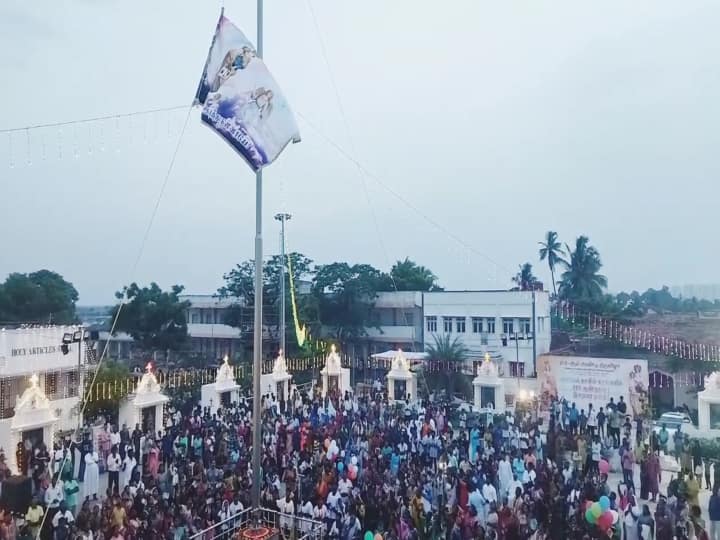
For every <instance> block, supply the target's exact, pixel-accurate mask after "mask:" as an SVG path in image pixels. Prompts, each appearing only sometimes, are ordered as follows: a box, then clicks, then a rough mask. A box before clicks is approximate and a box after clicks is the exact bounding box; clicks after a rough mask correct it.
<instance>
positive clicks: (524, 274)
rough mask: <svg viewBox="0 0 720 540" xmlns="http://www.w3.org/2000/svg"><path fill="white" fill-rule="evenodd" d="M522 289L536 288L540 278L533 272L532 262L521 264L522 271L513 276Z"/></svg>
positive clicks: (514, 281) (513, 279)
mask: <svg viewBox="0 0 720 540" xmlns="http://www.w3.org/2000/svg"><path fill="white" fill-rule="evenodd" d="M512 281H513V283H515V284H516V285H517V286H518V288H519V289H520V290H521V291H531V290H533V289H535V284H536V283H537V282H538V279H537V278H536V277H535V276H534V275H533V273H532V264H530V263H525V264H521V265H520V271H519V272H518V273H517V274H515V275H514V276H513V278H512Z"/></svg>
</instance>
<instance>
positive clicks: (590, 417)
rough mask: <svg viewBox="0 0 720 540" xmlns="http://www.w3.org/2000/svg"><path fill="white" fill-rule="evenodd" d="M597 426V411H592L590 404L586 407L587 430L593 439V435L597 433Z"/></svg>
mask: <svg viewBox="0 0 720 540" xmlns="http://www.w3.org/2000/svg"><path fill="white" fill-rule="evenodd" d="M597 425H598V418H597V411H596V410H595V409H593V406H592V403H590V404H589V405H588V414H587V428H588V431H589V432H590V436H591V437H594V436H595V433H596V431H597Z"/></svg>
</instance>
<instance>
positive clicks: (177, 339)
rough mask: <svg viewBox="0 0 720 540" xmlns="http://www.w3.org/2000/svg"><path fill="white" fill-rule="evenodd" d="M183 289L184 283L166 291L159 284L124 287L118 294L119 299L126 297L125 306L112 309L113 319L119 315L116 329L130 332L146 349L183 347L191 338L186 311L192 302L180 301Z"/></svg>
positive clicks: (175, 348)
mask: <svg viewBox="0 0 720 540" xmlns="http://www.w3.org/2000/svg"><path fill="white" fill-rule="evenodd" d="M182 291H183V287H182V286H181V285H173V287H172V289H171V290H170V291H163V290H162V289H161V288H160V287H159V286H158V284H157V283H151V284H150V286H149V287H142V288H141V287H139V286H138V284H137V283H132V284H130V285H129V286H127V287H124V288H123V290H122V291H120V292H117V293H115V296H116V297H117V298H118V299H119V300H122V299H123V298H126V302H125V304H124V305H123V304H118V305H116V306H115V307H114V308H113V310H112V319H111V320H115V317H118V320H117V325H116V326H115V332H116V333H117V332H127V333H128V334H130V335H131V336H132V337H133V339H134V340H135V342H136V343H138V344H139V345H140V347H142V349H144V350H145V351H154V350H162V351H166V350H171V351H177V350H180V349H181V348H182V347H183V346H184V345H185V344H186V342H187V339H188V333H187V321H186V319H185V312H186V310H187V309H188V308H189V307H190V302H181V301H180V298H179V295H180V293H181V292H182ZM121 306H122V309H120V307H121ZM118 310H120V315H119V316H118V315H117V313H118Z"/></svg>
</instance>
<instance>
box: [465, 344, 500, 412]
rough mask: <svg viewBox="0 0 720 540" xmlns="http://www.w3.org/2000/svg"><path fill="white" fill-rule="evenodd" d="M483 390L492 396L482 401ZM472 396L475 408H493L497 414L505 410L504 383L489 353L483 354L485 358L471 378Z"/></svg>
mask: <svg viewBox="0 0 720 540" xmlns="http://www.w3.org/2000/svg"><path fill="white" fill-rule="evenodd" d="M483 390H486V391H487V392H488V393H489V394H490V395H491V396H492V400H490V401H487V402H486V403H483ZM473 397H474V399H473V406H474V407H475V409H494V410H496V411H498V413H499V414H502V413H504V412H505V385H504V383H503V380H502V379H501V378H500V373H499V371H498V368H497V366H496V365H495V363H494V362H493V361H492V360H491V359H490V355H489V354H485V360H484V361H483V363H482V364H480V367H479V368H478V371H477V375H476V376H475V379H473Z"/></svg>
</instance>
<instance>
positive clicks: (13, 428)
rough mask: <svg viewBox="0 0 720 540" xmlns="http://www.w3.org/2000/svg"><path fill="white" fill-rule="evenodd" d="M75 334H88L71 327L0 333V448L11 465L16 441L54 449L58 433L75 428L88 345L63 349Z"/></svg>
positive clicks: (36, 328)
mask: <svg viewBox="0 0 720 540" xmlns="http://www.w3.org/2000/svg"><path fill="white" fill-rule="evenodd" d="M75 335H77V336H78V339H79V336H81V335H82V336H84V335H86V334H80V328H79V327H75V326H43V327H33V328H17V329H0V447H2V448H4V450H5V452H6V458H8V460H9V462H10V463H11V464H15V461H16V460H15V457H16V453H15V450H16V447H17V445H18V444H19V443H23V442H24V441H26V440H29V441H31V443H32V444H33V445H36V444H38V443H44V444H45V445H46V446H47V447H48V448H52V443H53V437H54V436H55V434H56V433H57V432H61V431H70V430H73V429H75V428H77V426H78V425H79V420H80V419H79V414H80V411H79V407H78V404H79V402H80V397H79V395H78V393H79V389H81V388H83V384H84V377H85V372H86V369H87V354H86V346H87V345H86V342H84V341H83V342H74V343H73V342H69V343H66V344H65V347H63V337H66V336H69V337H68V340H69V341H71V340H72V339H73V336H75ZM79 346H82V349H81V351H80V354H78V347H79ZM12 468H13V469H14V467H12Z"/></svg>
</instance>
